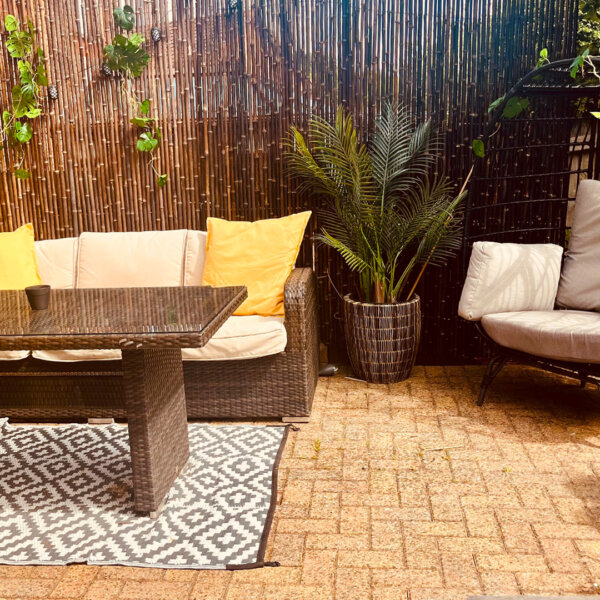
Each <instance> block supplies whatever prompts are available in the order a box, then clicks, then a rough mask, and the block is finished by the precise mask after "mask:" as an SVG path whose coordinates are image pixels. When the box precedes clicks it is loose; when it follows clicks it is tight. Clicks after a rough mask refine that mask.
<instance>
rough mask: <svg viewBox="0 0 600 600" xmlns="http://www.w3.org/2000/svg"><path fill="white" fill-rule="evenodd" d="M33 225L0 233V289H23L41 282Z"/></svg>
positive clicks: (28, 224)
mask: <svg viewBox="0 0 600 600" xmlns="http://www.w3.org/2000/svg"><path fill="white" fill-rule="evenodd" d="M33 241H34V239H33V225H32V224H31V223H27V225H23V227H19V229H17V230H16V231H13V232H12V233H0V290H23V289H25V288H26V287H28V286H30V285H39V284H40V283H42V280H41V279H40V275H39V272H38V265H37V258H36V256H35V245H34V243H33Z"/></svg>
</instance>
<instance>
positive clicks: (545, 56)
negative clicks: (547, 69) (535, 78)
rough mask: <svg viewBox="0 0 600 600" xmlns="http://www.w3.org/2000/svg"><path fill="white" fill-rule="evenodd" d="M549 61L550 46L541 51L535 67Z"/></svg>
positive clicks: (537, 67)
mask: <svg viewBox="0 0 600 600" xmlns="http://www.w3.org/2000/svg"><path fill="white" fill-rule="evenodd" d="M547 62H550V61H549V60H548V48H543V49H542V50H541V52H540V56H539V58H538V61H537V64H536V66H535V68H536V69H539V68H540V67H543V66H544V65H545V64H546V63H547Z"/></svg>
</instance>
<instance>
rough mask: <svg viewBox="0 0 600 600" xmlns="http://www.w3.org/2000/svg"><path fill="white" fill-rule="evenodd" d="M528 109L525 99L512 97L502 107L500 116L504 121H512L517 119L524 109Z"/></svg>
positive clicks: (527, 102)
mask: <svg viewBox="0 0 600 600" xmlns="http://www.w3.org/2000/svg"><path fill="white" fill-rule="evenodd" d="M528 107H529V100H528V99H527V98H519V97H518V96H513V97H512V98H511V99H510V100H509V101H508V102H507V103H506V106H505V107H504V111H503V112H502V116H503V117H504V118H505V119H514V118H515V117H518V116H519V115H520V114H521V113H522V112H523V111H524V110H525V109H526V108H528Z"/></svg>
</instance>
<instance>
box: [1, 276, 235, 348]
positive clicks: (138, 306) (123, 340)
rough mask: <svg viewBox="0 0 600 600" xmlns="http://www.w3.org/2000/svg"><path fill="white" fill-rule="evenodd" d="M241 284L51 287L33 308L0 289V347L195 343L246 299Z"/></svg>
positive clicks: (204, 339) (14, 293)
mask: <svg viewBox="0 0 600 600" xmlns="http://www.w3.org/2000/svg"><path fill="white" fill-rule="evenodd" d="M246 297H247V291H246V288H245V287H221V288H212V287H207V286H202V287H200V286H198V287H166V288H102V289H76V290H71V289H70V290H54V289H53V290H52V292H51V297H50V306H49V308H48V310H41V311H34V310H31V308H30V307H29V303H28V301H27V297H26V295H25V292H24V291H13V290H9V291H0V350H69V349H74V350H83V349H104V348H106V349H110V348H121V349H125V348H129V349H136V348H140V349H148V348H195V347H200V346H203V345H204V344H206V342H208V340H209V339H210V338H211V337H212V335H213V334H214V333H215V332H216V331H217V329H218V328H219V327H220V326H221V325H222V324H223V323H224V322H225V321H226V320H227V318H228V317H229V316H230V315H231V314H233V312H234V311H235V310H236V308H237V307H238V306H239V305H240V304H241V303H242V302H243V301H244V300H245V299H246Z"/></svg>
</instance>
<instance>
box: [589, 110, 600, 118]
mask: <svg viewBox="0 0 600 600" xmlns="http://www.w3.org/2000/svg"><path fill="white" fill-rule="evenodd" d="M590 115H592V117H596V119H600V112H591V113H590Z"/></svg>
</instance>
